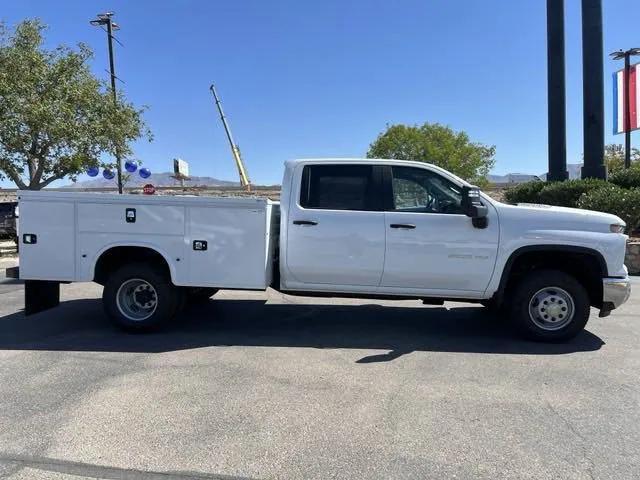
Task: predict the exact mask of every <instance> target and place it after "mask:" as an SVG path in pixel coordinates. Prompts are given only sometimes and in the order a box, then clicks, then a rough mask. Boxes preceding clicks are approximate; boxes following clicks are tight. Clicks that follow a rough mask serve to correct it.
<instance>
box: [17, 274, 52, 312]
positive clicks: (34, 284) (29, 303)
mask: <svg viewBox="0 0 640 480" xmlns="http://www.w3.org/2000/svg"><path fill="white" fill-rule="evenodd" d="M58 305H60V282H50V281H47V280H26V281H25V282H24V314H25V315H33V314H34V313H39V312H43V311H45V310H49V309H50V308H54V307H57V306H58Z"/></svg>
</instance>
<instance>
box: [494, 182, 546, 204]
mask: <svg viewBox="0 0 640 480" xmlns="http://www.w3.org/2000/svg"><path fill="white" fill-rule="evenodd" d="M545 185H546V183H545V182H541V181H539V180H536V181H533V182H526V183H521V184H520V185H516V186H515V187H511V188H509V189H507V190H505V192H504V199H505V200H506V201H507V203H513V204H516V203H540V199H539V198H538V194H539V193H540V190H542V189H543V188H544V186H545Z"/></svg>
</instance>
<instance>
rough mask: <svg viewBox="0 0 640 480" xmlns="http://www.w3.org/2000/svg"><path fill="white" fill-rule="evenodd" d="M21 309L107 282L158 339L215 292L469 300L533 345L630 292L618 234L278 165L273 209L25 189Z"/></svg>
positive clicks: (355, 166)
mask: <svg viewBox="0 0 640 480" xmlns="http://www.w3.org/2000/svg"><path fill="white" fill-rule="evenodd" d="M18 198H19V204H20V220H19V233H20V266H19V270H14V271H12V272H8V273H11V274H13V276H19V278H21V279H24V280H26V282H25V297H26V302H25V303H26V308H25V310H26V313H27V314H30V313H35V312H38V311H41V310H44V309H46V308H50V307H52V306H55V305H57V304H58V302H59V284H60V283H67V282H90V281H94V282H97V283H99V284H101V285H103V286H104V293H103V303H104V308H105V310H106V313H107V315H108V316H109V317H110V318H111V319H112V320H113V321H115V322H116V323H117V324H119V325H120V326H122V327H125V328H127V329H133V330H147V329H150V328H155V327H157V326H159V325H160V324H162V323H164V322H165V321H167V320H169V319H170V318H172V317H173V316H174V315H175V314H176V312H177V311H178V310H179V309H180V307H181V306H182V305H184V302H185V301H186V302H188V301H190V300H195V299H196V298H203V297H204V298H208V297H209V296H211V295H213V294H214V293H215V292H216V291H217V290H218V289H242V290H265V289H266V288H268V287H271V288H275V289H277V290H280V291H282V292H285V293H287V294H292V295H305V296H314V295H315V296H334V297H340V296H350V297H363V298H384V299H408V298H415V299H422V300H423V301H424V303H426V304H442V302H444V301H445V300H454V301H468V302H475V303H481V304H483V305H485V306H487V307H489V308H493V309H495V310H496V311H498V312H500V313H499V314H500V315H504V316H508V317H509V318H510V319H511V321H512V322H513V323H514V324H515V325H516V326H517V327H518V329H519V330H520V331H521V332H522V333H523V334H525V335H526V336H527V337H529V338H533V339H537V340H545V341H562V340H566V339H568V338H571V337H573V336H574V335H576V334H577V333H578V332H580V331H581V330H582V329H583V328H584V326H585V324H586V323H587V320H588V318H589V313H590V307H592V306H593V307H595V308H598V309H599V310H600V315H601V316H606V315H608V314H609V313H610V311H611V310H613V309H615V308H617V307H619V306H620V305H621V304H622V303H624V302H625V301H626V300H627V299H628V297H629V294H630V283H629V279H628V276H627V269H626V267H625V266H624V255H625V245H626V238H627V237H626V236H625V235H624V234H623V233H622V232H623V230H624V222H623V221H622V220H621V219H620V218H618V217H616V216H614V215H609V214H605V213H598V212H592V211H585V210H575V209H569V208H557V207H548V206H542V205H519V206H512V205H506V204H503V203H500V202H498V201H496V200H494V199H492V198H490V197H489V196H487V195H485V194H483V193H481V192H480V191H479V190H478V189H477V188H476V187H473V186H472V185H469V184H468V183H467V182H465V181H464V180H462V179H460V178H458V177H456V176H455V175H452V174H451V173H449V172H447V171H445V170H443V169H441V168H438V167H435V166H433V165H429V164H425V163H417V162H406V161H395V160H371V159H366V160H364V159H363V160H359V159H358V160H353V159H348V160H346V159H323V160H298V161H289V162H286V163H285V173H284V179H283V181H282V196H281V201H280V203H277V202H272V201H270V200H267V199H261V198H215V197H192V196H147V195H111V194H93V193H57V192H31V191H22V192H20V194H19V197H18Z"/></svg>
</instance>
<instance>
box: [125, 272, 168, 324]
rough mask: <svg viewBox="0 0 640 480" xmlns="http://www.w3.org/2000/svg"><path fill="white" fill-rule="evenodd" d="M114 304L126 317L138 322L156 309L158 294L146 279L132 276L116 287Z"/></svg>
mask: <svg viewBox="0 0 640 480" xmlns="http://www.w3.org/2000/svg"><path fill="white" fill-rule="evenodd" d="M116 304H117V306H118V310H119V311H120V313H121V314H122V315H123V316H125V317H126V318H127V319H129V320H131V321H134V322H140V321H142V320H146V319H147V318H149V317H150V316H151V315H153V313H154V312H155V311H156V308H157V307H158V294H157V292H156V289H155V288H153V285H151V284H150V283H149V282H147V281H146V280H142V279H140V278H132V279H131V280H127V281H126V282H124V283H123V284H122V285H120V288H118V292H117V293H116Z"/></svg>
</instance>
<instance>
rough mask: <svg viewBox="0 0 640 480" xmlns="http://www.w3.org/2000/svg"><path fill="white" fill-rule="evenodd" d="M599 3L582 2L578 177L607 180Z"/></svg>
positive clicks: (592, 0) (597, 0) (589, 0)
mask: <svg viewBox="0 0 640 480" xmlns="http://www.w3.org/2000/svg"><path fill="white" fill-rule="evenodd" d="M603 57H604V47H603V38H602V0H582V85H583V123H584V126H583V128H584V166H583V167H582V178H602V179H606V178H607V169H606V167H605V166H604V65H603Z"/></svg>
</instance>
